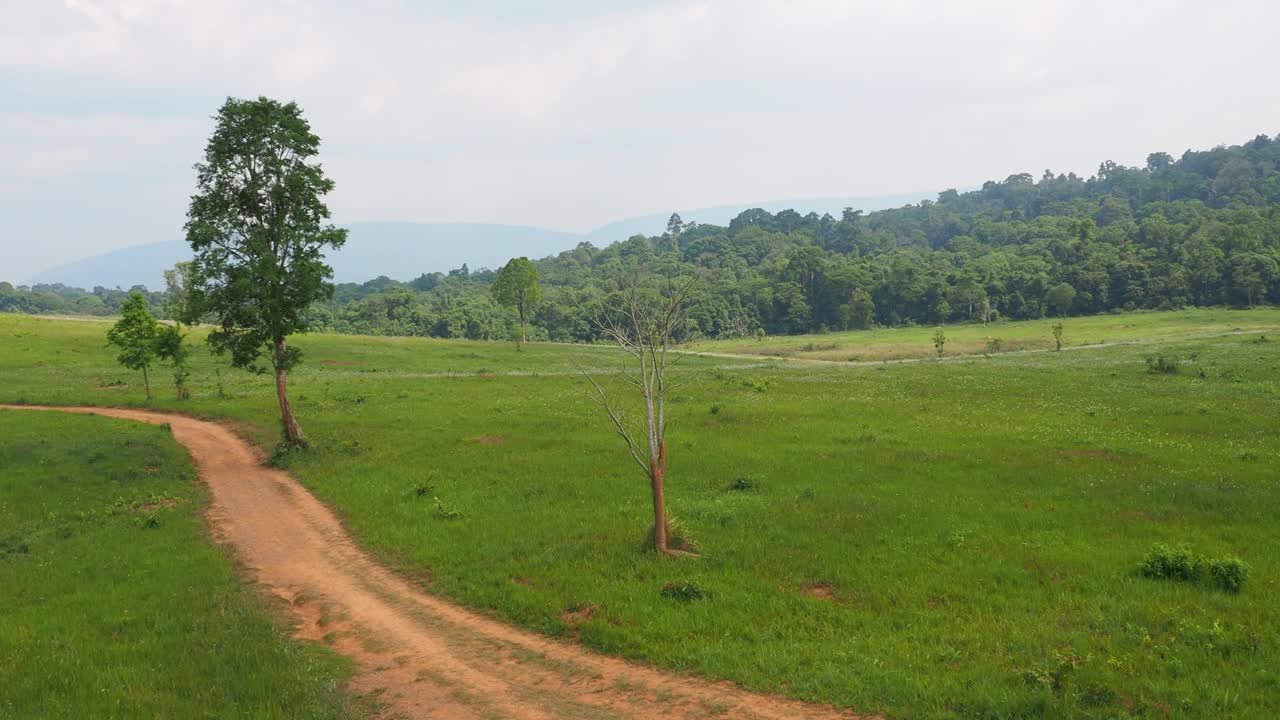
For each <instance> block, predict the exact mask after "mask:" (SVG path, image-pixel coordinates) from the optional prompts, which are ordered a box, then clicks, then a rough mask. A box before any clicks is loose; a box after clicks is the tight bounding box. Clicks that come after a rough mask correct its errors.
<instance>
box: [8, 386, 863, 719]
mask: <svg viewBox="0 0 1280 720" xmlns="http://www.w3.org/2000/svg"><path fill="white" fill-rule="evenodd" d="M0 408H8V409H26V410H54V411H64V412H75V413H88V414H96V415H103V416H108V417H114V418H123V419H126V420H136V421H139V422H145V423H151V424H168V425H170V426H171V428H172V431H173V437H174V439H175V440H177V441H178V442H179V443H181V444H182V445H184V446H186V448H187V449H188V450H189V451H190V453H191V457H192V459H193V460H194V461H195V463H196V466H197V468H198V469H199V471H200V477H201V478H202V479H203V480H204V481H205V482H206V483H207V484H208V486H209V490H210V494H211V496H212V503H211V505H210V508H209V515H208V518H209V522H210V524H211V526H212V527H213V530H214V534H215V536H216V537H217V538H218V539H219V540H220V541H222V542H225V543H227V544H229V545H230V546H231V547H232V548H233V549H234V551H235V554H236V556H237V557H238V559H239V560H241V561H242V562H243V563H245V564H246V565H247V566H248V567H249V568H250V569H251V570H252V572H253V574H254V576H255V579H256V580H257V581H258V582H259V583H261V584H262V585H264V586H265V587H266V588H267V589H268V590H270V591H271V592H272V593H273V594H275V595H277V596H279V597H281V598H283V599H284V600H285V601H287V602H288V604H289V607H290V608H291V610H292V612H293V614H294V615H295V617H296V619H297V621H298V634H299V635H300V636H302V637H305V638H308V639H311V640H316V641H320V642H325V643H327V644H329V645H331V646H332V647H333V648H335V649H336V650H337V651H339V652H341V653H343V654H345V655H348V656H350V657H351V658H353V659H354V660H355V662H356V666H357V670H356V675H355V677H354V679H353V681H352V686H353V687H352V689H353V690H354V691H355V692H358V693H361V694H371V695H373V696H374V697H376V698H377V700H378V702H379V703H380V704H381V706H382V712H381V715H382V716H383V717H387V718H477V719H480V718H517V719H521V720H523V719H525V718H546V719H547V720H556V719H559V718H592V719H598V720H604V719H606V718H636V719H641V720H643V719H648V718H654V719H657V718H691V719H692V718H707V717H721V718H733V719H735V720H737V719H739V718H742V719H753V718H754V719H758V720H775V719H782V718H820V719H821V718H852V717H855V716H853V715H849V714H847V713H842V712H839V711H837V710H835V709H832V708H828V707H823V706H815V705H806V704H803V703H798V702H794V701H789V700H784V699H781V698H777V697H773V696H765V695H757V694H754V693H749V692H746V691H744V690H742V689H740V688H737V687H735V686H733V685H731V684H728V683H712V682H709V681H705V680H700V679H695V678H690V677H683V676H676V675H671V674H667V673H664V672H661V671H658V670H655V669H652V668H649V667H644V666H639V665H635V664H632V663H629V662H626V661H624V660H620V659H617V658H610V657H605V656H602V655H598V654H596V653H593V652H591V651H589V650H586V649H584V648H581V647H578V646H574V645H571V644H568V643H563V642H558V641H554V640H550V639H548V638H545V637H542V636H539V635H535V634H532V633H529V632H525V631H523V630H518V629H515V628H513V627H510V626H508V625H505V624H503V623H501V622H498V621H495V620H492V619H489V618H486V617H483V616H480V615H477V614H475V613H472V612H470V611H467V610H464V609H462V608H460V607H458V606H456V605H453V604H451V603H448V602H446V601H444V600H441V599H439V598H437V597H434V596H432V595H430V594H428V593H425V592H423V591H422V590H420V589H418V588H416V587H414V586H413V585H411V584H410V583H408V582H406V581H405V580H403V579H401V578H400V577H398V576H396V575H395V574H393V573H392V572H390V571H389V570H387V569H386V568H384V567H382V566H380V565H378V564H377V563H375V562H373V561H372V560H371V559H370V558H369V557H368V556H366V555H365V554H364V553H363V552H361V551H360V550H359V549H358V548H357V547H356V546H355V544H354V543H353V542H352V541H351V539H350V538H349V537H348V536H347V534H346V532H345V531H344V530H343V528H342V526H341V525H340V524H339V523H338V521H337V519H336V518H335V517H334V515H333V513H331V512H330V511H329V509H328V508H327V507H325V506H324V505H323V504H322V503H320V502H319V501H318V500H316V499H315V497H313V496H312V495H311V493H309V492H308V491H307V490H306V489H304V488H303V487H302V486H301V485H300V484H299V483H298V482H297V481H296V480H294V479H293V478H292V477H291V476H290V475H289V474H288V473H285V472H282V471H278V470H271V469H268V468H265V467H263V466H262V465H261V464H260V463H259V461H258V458H257V455H256V454H255V452H254V451H253V449H252V448H251V447H250V446H249V444H248V443H246V442H245V441H244V440H242V439H240V438H239V437H238V436H236V435H235V433H233V432H232V431H231V430H229V429H227V428H225V427H223V426H222V425H219V424H217V423H213V422H206V421H202V420H195V419H192V418H188V417H185V416H181V415H170V414H166V413H160V412H152V411H147V410H131V409H117V408H95V407H31V406H7V405H0Z"/></svg>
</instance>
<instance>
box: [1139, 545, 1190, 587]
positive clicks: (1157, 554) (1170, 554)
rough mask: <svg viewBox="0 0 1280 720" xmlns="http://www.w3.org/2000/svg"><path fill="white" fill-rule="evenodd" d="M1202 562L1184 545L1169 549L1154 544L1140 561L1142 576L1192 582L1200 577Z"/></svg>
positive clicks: (1167, 546) (1169, 547) (1166, 546)
mask: <svg viewBox="0 0 1280 720" xmlns="http://www.w3.org/2000/svg"><path fill="white" fill-rule="evenodd" d="M1202 565H1203V561H1202V560H1201V559H1200V558H1198V557H1196V555H1195V553H1193V552H1191V548H1189V547H1187V546H1186V545H1179V546H1176V547H1171V546H1169V545H1164V544H1161V543H1156V545H1155V547H1153V548H1151V552H1148V553H1147V557H1146V559H1144V560H1143V561H1142V574H1143V575H1145V576H1147V577H1150V578H1160V579H1164V580H1188V581H1194V580H1196V579H1198V578H1199V577H1200V574H1201V572H1202V570H1203V567H1202Z"/></svg>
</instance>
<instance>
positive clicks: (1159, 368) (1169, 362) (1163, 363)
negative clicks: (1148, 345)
mask: <svg viewBox="0 0 1280 720" xmlns="http://www.w3.org/2000/svg"><path fill="white" fill-rule="evenodd" d="M1147 372H1150V373H1157V374H1161V375H1176V374H1177V373H1178V358H1177V357H1176V356H1173V355H1168V356H1166V355H1165V354H1164V353H1159V354H1156V355H1148V356H1147Z"/></svg>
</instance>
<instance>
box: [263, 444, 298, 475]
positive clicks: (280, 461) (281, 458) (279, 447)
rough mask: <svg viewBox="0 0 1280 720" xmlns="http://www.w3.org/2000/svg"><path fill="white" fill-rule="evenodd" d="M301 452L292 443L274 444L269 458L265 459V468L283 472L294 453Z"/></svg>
mask: <svg viewBox="0 0 1280 720" xmlns="http://www.w3.org/2000/svg"><path fill="white" fill-rule="evenodd" d="M301 451H302V449H301V448H300V447H298V446H297V445H294V444H293V443H287V442H280V443H276V446H275V447H274V448H271V457H270V458H268V459H267V467H272V468H275V469H276V470H284V469H286V468H288V467H289V461H290V460H291V459H292V457H293V455H294V453H297V452H301Z"/></svg>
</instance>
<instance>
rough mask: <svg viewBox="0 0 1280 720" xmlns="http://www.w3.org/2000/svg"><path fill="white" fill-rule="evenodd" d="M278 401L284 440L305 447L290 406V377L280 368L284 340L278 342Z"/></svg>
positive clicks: (304, 437)
mask: <svg viewBox="0 0 1280 720" xmlns="http://www.w3.org/2000/svg"><path fill="white" fill-rule="evenodd" d="M275 344H276V358H277V361H276V363H275V365H276V399H278V400H279V401H280V425H281V426H282V427H283V428H284V439H285V441H286V442H289V443H292V444H294V445H305V444H306V443H307V438H306V436H305V435H303V434H302V428H301V427H300V426H299V425H298V421H297V420H295V419H294V417H293V408H292V407H291V406H290V405H289V388H288V376H287V374H286V371H285V369H284V368H282V367H280V362H279V359H280V358H283V357H284V353H285V347H284V340H283V339H280V340H276V343H275Z"/></svg>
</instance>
